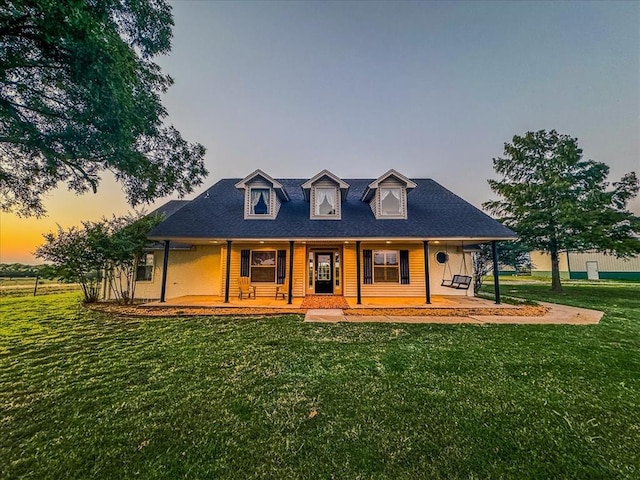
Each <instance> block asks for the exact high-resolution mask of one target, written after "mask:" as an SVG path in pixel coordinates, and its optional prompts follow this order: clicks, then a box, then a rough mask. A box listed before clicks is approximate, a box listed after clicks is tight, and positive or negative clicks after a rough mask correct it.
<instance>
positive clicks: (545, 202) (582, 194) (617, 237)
mask: <svg viewBox="0 0 640 480" xmlns="http://www.w3.org/2000/svg"><path fill="white" fill-rule="evenodd" d="M493 168H494V170H495V172H496V173H498V174H500V175H502V176H503V179H502V180H499V181H498V180H489V186H490V187H491V190H493V192H494V193H496V194H498V195H499V196H500V197H502V198H501V199H500V200H492V201H489V202H485V203H484V204H483V206H484V207H485V208H486V209H488V210H489V211H490V212H491V213H493V214H495V215H497V216H499V217H501V218H500V220H501V221H502V222H503V223H504V224H505V225H506V226H508V227H509V228H511V229H513V230H514V231H515V232H516V233H517V234H518V235H519V236H520V237H521V239H522V242H523V243H524V244H525V245H526V246H527V247H529V248H530V249H532V250H541V251H544V252H548V253H549V254H550V255H551V265H552V281H551V285H552V290H554V291H562V285H561V283H560V269H559V254H560V252H566V251H568V250H578V251H584V250H588V249H594V248H595V249H599V250H602V251H604V252H606V253H610V254H614V255H617V256H620V257H626V256H630V255H634V254H636V253H638V252H640V239H638V235H639V234H640V219H639V218H638V217H635V216H634V215H633V214H631V212H629V211H628V210H627V204H628V202H629V200H631V199H632V198H633V197H635V195H636V194H637V193H638V189H639V184H638V178H637V177H636V174H635V173H634V172H630V173H627V174H626V175H624V176H623V177H622V179H621V180H620V181H619V182H614V183H613V184H612V185H611V187H612V188H610V184H609V182H607V176H608V174H609V167H608V166H607V165H605V164H604V163H602V162H596V161H593V160H583V159H582V150H581V149H580V148H579V147H578V140H577V139H576V138H572V137H570V136H568V135H562V134H559V133H557V132H556V131H555V130H551V131H549V132H547V131H545V130H540V131H537V132H527V133H526V134H525V135H524V136H522V137H521V136H518V135H516V136H514V137H513V141H512V143H505V145H504V158H494V159H493Z"/></svg>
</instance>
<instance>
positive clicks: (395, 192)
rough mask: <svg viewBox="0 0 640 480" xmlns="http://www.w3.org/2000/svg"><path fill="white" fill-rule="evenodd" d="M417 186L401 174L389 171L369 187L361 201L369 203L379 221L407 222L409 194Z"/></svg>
mask: <svg viewBox="0 0 640 480" xmlns="http://www.w3.org/2000/svg"><path fill="white" fill-rule="evenodd" d="M416 186H417V185H416V183H415V182H413V181H412V180H409V179H408V178H407V177H405V176H404V175H402V174H401V173H398V172H396V171H395V170H389V171H388V172H387V173H385V174H384V175H382V176H381V177H379V178H377V179H376V180H374V181H373V182H371V183H370V184H369V185H368V186H367V188H366V190H365V191H364V193H363V195H362V198H361V200H362V201H363V202H368V203H369V205H370V206H371V211H372V212H373V214H374V215H375V217H376V218H377V219H378V220H406V219H407V193H408V192H409V191H411V190H412V189H414V188H416Z"/></svg>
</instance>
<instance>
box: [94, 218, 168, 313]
mask: <svg viewBox="0 0 640 480" xmlns="http://www.w3.org/2000/svg"><path fill="white" fill-rule="evenodd" d="M161 220H162V216H160V215H149V216H131V215H129V216H125V217H114V218H113V219H111V220H110V222H109V223H110V228H109V230H110V231H111V232H112V233H111V234H110V236H109V238H108V247H107V251H106V258H107V262H108V265H107V266H106V278H107V281H108V282H109V286H110V288H111V291H112V292H113V293H114V294H115V296H116V299H117V300H118V301H120V302H122V303H132V302H133V298H134V296H135V287H136V278H135V277H136V268H137V266H138V259H139V258H140V257H141V256H142V254H143V251H144V247H145V245H146V244H147V243H148V240H147V235H148V233H149V232H150V231H151V229H152V228H153V227H155V226H156V225H158V223H160V221H161Z"/></svg>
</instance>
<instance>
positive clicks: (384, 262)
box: [373, 250, 400, 283]
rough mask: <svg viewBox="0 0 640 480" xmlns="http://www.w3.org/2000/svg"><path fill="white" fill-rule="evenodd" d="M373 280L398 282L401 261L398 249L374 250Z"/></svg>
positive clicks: (377, 281) (376, 281)
mask: <svg viewBox="0 0 640 480" xmlns="http://www.w3.org/2000/svg"><path fill="white" fill-rule="evenodd" d="M373 281H374V282H375V283H382V282H387V283H398V282H399V281H400V262H399V258H398V251H397V250H374V252H373Z"/></svg>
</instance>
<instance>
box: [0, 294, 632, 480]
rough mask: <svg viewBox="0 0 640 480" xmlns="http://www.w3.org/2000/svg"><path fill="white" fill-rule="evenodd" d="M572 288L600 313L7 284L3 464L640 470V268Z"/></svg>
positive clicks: (150, 469) (5, 469) (621, 473)
mask: <svg viewBox="0 0 640 480" xmlns="http://www.w3.org/2000/svg"><path fill="white" fill-rule="evenodd" d="M548 290H549V288H548V286H547V285H543V284H532V285H515V284H509V285H505V286H504V293H505V294H510V295H515V296H524V297H527V298H537V299H544V300H551V301H556V298H555V296H552V295H551V294H550V293H549V291H548ZM566 292H567V293H566V294H565V295H563V296H562V297H561V298H557V301H561V302H563V303H567V304H573V305H580V306H585V307H598V308H601V309H603V310H605V311H606V315H605V317H604V319H603V320H602V322H601V324H600V325H596V326H554V325H546V326H530V325H528V326H525V325H522V326H520V325H516V326H514V325H500V326H478V325H461V326H453V325H415V324H411V325H403V324H386V325H381V324H371V325H369V324H337V325H335V324H304V323H302V322H301V318H300V317H295V316H289V317H279V318H270V319H249V320H248V319H221V318H207V317H197V318H193V317H192V318H184V319H175V318H172V319H165V318H159V319H158V318H154V319H148V320H146V319H119V318H110V317H108V316H105V315H101V314H96V313H92V312H90V311H87V310H85V309H84V308H83V307H82V306H80V305H79V303H78V302H79V296H78V294H58V295H43V296H38V297H35V298H34V297H26V296H25V297H16V298H11V297H3V298H0V422H1V423H0V478H7V479H9V478H11V479H12V478H34V479H35V478H37V479H41V478H78V479H88V478H100V479H105V478H107V479H108V478H117V479H121V478H134V477H135V478H168V479H169V478H170V479H175V478H183V477H184V478H229V479H237V478H273V479H295V478H326V479H329V478H339V479H353V478H378V479H387V478H389V479H404V478H415V479H418V478H435V479H439V478H442V479H456V478H460V479H504V478H507V479H508V478H514V479H548V478H554V479H561V478H575V479H594V478H595V479H597V478H601V479H614V478H640V448H639V447H638V446H639V445H640V284H636V285H618V284H612V283H605V284H601V285H589V284H572V285H570V286H568V287H567V289H566Z"/></svg>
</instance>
